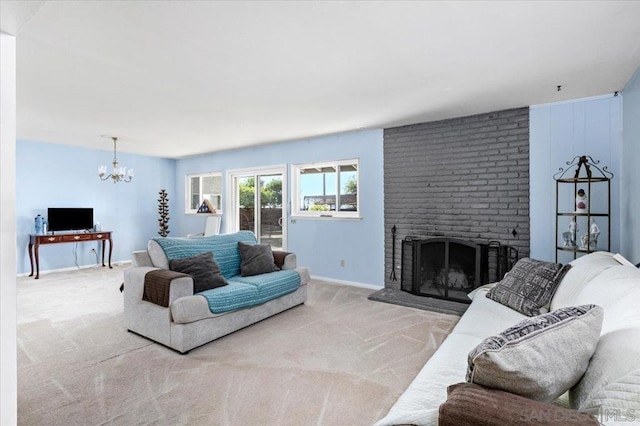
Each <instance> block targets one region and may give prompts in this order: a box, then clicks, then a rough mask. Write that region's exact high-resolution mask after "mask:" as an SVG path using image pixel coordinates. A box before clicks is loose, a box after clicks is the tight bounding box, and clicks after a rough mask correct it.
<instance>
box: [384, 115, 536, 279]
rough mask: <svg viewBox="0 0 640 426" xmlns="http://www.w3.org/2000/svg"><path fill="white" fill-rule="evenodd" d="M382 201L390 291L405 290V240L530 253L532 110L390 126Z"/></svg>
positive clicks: (386, 137) (386, 130) (522, 255)
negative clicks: (495, 244)
mask: <svg viewBox="0 0 640 426" xmlns="http://www.w3.org/2000/svg"><path fill="white" fill-rule="evenodd" d="M384 200H385V201H384V203H385V212H384V222H385V286H386V287H389V288H396V289H399V288H400V279H401V277H400V274H401V269H400V262H401V247H402V240H403V239H404V238H405V237H407V236H416V237H420V238H428V237H440V236H443V237H450V238H459V239H463V240H468V241H473V242H475V243H488V242H489V241H499V242H500V243H502V244H507V245H511V246H514V247H516V248H517V249H518V251H519V257H526V256H528V255H529V108H517V109H510V110H504V111H496V112H491V113H487V114H478V115H473V116H469V117H460V118H454V119H449V120H442V121H435V122H430V123H421V124H413V125H409V126H401V127H394V128H389V129H385V130H384ZM393 225H396V227H397V233H396V253H395V262H396V263H395V267H396V276H397V279H398V280H397V281H392V280H391V279H390V275H391V270H392V237H391V227H392V226H393ZM514 230H515V236H514V233H513V231H514Z"/></svg>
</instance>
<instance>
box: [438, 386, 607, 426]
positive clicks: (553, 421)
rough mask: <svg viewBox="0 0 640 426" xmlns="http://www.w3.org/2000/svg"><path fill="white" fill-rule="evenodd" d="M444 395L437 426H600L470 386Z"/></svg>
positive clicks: (563, 411) (568, 413)
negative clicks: (445, 397)
mask: <svg viewBox="0 0 640 426" xmlns="http://www.w3.org/2000/svg"><path fill="white" fill-rule="evenodd" d="M447 395H448V398H447V401H446V402H445V403H444V404H442V405H441V406H440V409H439V415H438V425H439V426H453V425H456V426H457V425H484V426H493V425H495V426H498V425H593V426H598V425H599V424H600V423H598V421H597V420H596V418H595V417H594V416H592V415H591V414H586V413H581V412H579V411H576V410H571V409H568V408H564V407H559V406H557V405H553V404H551V403H547V402H539V401H534V400H531V399H528V398H525V397H523V396H519V395H515V394H512V393H509V392H505V391H502V390H499V389H490V388H486V387H483V386H480V385H476V384H473V383H458V384H455V385H451V386H449V387H448V388H447Z"/></svg>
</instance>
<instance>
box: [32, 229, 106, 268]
mask: <svg viewBox="0 0 640 426" xmlns="http://www.w3.org/2000/svg"><path fill="white" fill-rule="evenodd" d="M107 240H108V241H109V268H112V266H111V253H112V252H113V240H112V239H111V231H102V232H82V233H78V234H55V235H51V234H47V235H35V234H30V235H29V261H30V262H31V273H30V274H29V276H30V277H32V276H33V252H34V247H35V254H36V278H35V279H36V280H37V279H38V278H40V255H39V253H38V251H39V249H40V245H41V244H60V243H86V242H88V241H102V266H105V264H104V251H105V250H104V249H105V242H106V241H107Z"/></svg>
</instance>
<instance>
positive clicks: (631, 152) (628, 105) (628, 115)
mask: <svg viewBox="0 0 640 426" xmlns="http://www.w3.org/2000/svg"><path fill="white" fill-rule="evenodd" d="M623 110H624V112H623V119H622V120H623V123H624V137H623V144H622V155H623V160H622V185H621V189H622V191H621V192H622V194H624V195H623V197H622V200H621V201H622V203H621V206H620V208H621V212H620V223H622V224H623V228H624V232H623V233H622V236H621V238H620V252H621V253H622V254H623V255H624V256H625V257H627V258H628V259H629V260H631V261H632V262H633V263H634V264H636V263H638V262H640V220H639V219H638V218H639V217H640V68H638V69H637V70H636V72H635V74H634V75H633V77H631V80H629V82H628V83H627V84H626V85H625V87H624V91H623Z"/></svg>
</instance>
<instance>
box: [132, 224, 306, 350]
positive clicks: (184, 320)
mask: <svg viewBox="0 0 640 426" xmlns="http://www.w3.org/2000/svg"><path fill="white" fill-rule="evenodd" d="M201 238H208V239H209V240H225V243H224V244H228V241H226V240H229V241H231V242H232V243H234V244H235V243H236V241H245V242H246V241H252V242H253V243H255V236H254V235H253V233H248V231H241V232H239V233H236V234H226V235H216V236H211V237H201ZM193 240H194V241H195V239H193ZM224 247H225V246H224V245H223V246H222V248H223V249H224V250H226V254H227V257H232V258H233V262H234V264H233V265H231V267H230V265H229V264H227V265H226V267H225V268H226V269H231V270H234V269H237V270H238V271H239V263H240V258H239V254H238V255H229V250H228V249H227V248H224ZM278 253H279V252H274V255H275V254H278ZM279 254H281V256H280V257H281V258H282V259H281V262H278V261H276V263H279V265H278V266H279V267H280V269H281V270H282V271H284V270H295V271H296V272H297V273H298V275H299V276H300V286H299V287H298V288H297V290H295V291H293V292H291V293H288V294H284V295H282V296H279V297H277V298H275V299H272V300H269V301H267V302H266V303H262V304H260V305H257V306H251V307H246V308H242V309H236V310H233V311H229V312H224V313H219V314H214V313H211V310H210V308H209V303H208V302H207V299H205V297H203V296H200V295H197V294H196V295H194V293H193V280H192V278H191V277H182V278H176V279H173V280H172V281H171V285H170V287H169V289H170V291H169V306H168V307H163V306H160V305H158V304H155V303H151V302H149V301H146V300H143V293H144V285H145V284H144V281H145V275H146V274H147V273H148V272H150V271H153V270H158V269H168V268H169V260H168V259H167V257H166V255H165V253H164V251H163V250H162V248H161V247H160V246H159V245H158V243H157V242H155V241H154V240H150V241H149V247H148V250H144V251H136V252H134V253H133V266H132V267H131V268H128V269H126V270H125V271H124V319H125V325H126V327H127V329H128V330H129V331H132V332H134V333H136V334H140V335H142V336H144V337H147V338H149V339H152V340H154V341H156V342H158V343H161V344H163V345H165V346H168V347H170V348H172V349H175V350H176V351H178V352H180V353H186V352H188V351H190V350H191V349H193V348H196V347H198V346H201V345H204V344H205V343H208V342H210V341H212V340H215V339H217V338H220V337H222V336H225V335H227V334H229V333H232V332H234V331H237V330H240V329H241V328H244V327H247V326H249V325H251V324H254V323H256V322H258V321H261V320H263V319H265V318H268V317H270V316H272V315H275V314H278V313H280V312H283V311H285V310H287V309H290V308H292V307H294V306H297V305H300V304H303V303H304V302H305V301H306V300H307V284H308V283H309V281H310V280H311V279H310V276H309V271H308V270H307V268H298V267H297V259H296V255H295V254H294V253H282V252H280V253H279ZM214 256H215V253H214ZM235 263H237V264H235ZM277 274H279V272H273V273H271V274H270V275H277ZM265 275H266V274H265ZM226 278H227V279H228V280H229V281H230V282H231V281H232V280H234V279H235V277H233V276H226ZM222 288H223V289H224V288H225V287H222ZM216 290H217V289H216ZM214 291H215V290H214Z"/></svg>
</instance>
